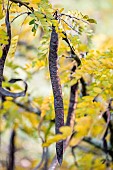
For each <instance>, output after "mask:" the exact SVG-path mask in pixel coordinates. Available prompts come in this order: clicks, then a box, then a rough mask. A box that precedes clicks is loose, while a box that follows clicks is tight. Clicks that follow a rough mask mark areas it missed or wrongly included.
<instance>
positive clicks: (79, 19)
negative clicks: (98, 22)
mask: <svg viewBox="0 0 113 170" xmlns="http://www.w3.org/2000/svg"><path fill="white" fill-rule="evenodd" d="M61 16H66V17H69V18H72V19H75V20H78V21H82V22H84V23H86V24H89V23H88V22H87V21H85V20H83V19H81V18H77V17H73V16H71V15H68V14H63V13H62V14H61Z"/></svg>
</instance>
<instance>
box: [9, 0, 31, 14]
mask: <svg viewBox="0 0 113 170" xmlns="http://www.w3.org/2000/svg"><path fill="white" fill-rule="evenodd" d="M10 1H11V2H13V3H16V4H19V6H25V7H26V8H27V9H29V10H30V11H32V12H34V9H33V8H32V7H29V6H28V4H29V3H26V2H22V1H20V0H10Z"/></svg>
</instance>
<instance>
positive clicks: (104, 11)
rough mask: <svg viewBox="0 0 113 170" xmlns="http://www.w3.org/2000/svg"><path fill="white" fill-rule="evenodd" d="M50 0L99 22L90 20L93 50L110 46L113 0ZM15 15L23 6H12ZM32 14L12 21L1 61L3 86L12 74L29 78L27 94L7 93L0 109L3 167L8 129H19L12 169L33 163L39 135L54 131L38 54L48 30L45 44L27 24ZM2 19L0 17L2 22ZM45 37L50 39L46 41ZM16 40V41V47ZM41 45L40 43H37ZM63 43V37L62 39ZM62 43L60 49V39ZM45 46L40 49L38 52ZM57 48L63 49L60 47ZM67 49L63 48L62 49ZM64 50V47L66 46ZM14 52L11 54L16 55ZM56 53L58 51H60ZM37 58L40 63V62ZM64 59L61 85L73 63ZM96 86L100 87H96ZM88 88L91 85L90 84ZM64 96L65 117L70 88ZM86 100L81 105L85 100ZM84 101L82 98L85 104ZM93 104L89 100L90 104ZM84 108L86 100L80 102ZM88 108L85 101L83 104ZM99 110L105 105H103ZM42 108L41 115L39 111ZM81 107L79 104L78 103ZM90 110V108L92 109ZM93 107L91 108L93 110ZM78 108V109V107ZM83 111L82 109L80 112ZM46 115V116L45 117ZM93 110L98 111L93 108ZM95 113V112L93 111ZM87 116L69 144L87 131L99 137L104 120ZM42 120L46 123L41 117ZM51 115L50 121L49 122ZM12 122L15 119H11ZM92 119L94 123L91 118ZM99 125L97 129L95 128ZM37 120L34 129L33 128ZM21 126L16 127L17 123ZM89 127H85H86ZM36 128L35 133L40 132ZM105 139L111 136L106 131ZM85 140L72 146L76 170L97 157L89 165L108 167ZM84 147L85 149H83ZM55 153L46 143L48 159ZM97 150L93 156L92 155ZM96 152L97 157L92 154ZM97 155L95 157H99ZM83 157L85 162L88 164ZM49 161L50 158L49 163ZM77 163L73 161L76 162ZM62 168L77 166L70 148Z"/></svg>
mask: <svg viewBox="0 0 113 170" xmlns="http://www.w3.org/2000/svg"><path fill="white" fill-rule="evenodd" d="M51 3H52V4H53V5H54V7H55V8H56V9H57V8H59V7H60V8H64V12H67V11H69V10H73V11H76V10H78V11H80V12H82V14H84V15H88V16H89V17H90V18H94V19H95V20H96V21H97V24H96V25H92V26H91V29H92V30H93V35H92V39H91V42H90V49H97V50H100V51H103V50H107V49H108V48H111V47H113V22H112V18H113V1H112V0H106V1H103V0H99V1H97V0H84V1H83V0H61V1H60V0H57V1H55V0H51ZM12 9H13V11H11V12H12V13H13V17H12V18H10V19H11V20H12V19H13V18H14V16H16V15H17V12H22V11H24V10H25V8H24V7H22V8H21V9H20V8H19V7H17V6H16V5H14V8H12ZM30 21H31V17H26V14H25V15H22V16H20V17H19V18H18V19H16V20H15V21H14V22H13V23H12V37H13V38H12V44H13V46H12V47H11V48H12V49H10V52H9V58H8V59H7V62H6V66H5V71H4V75H5V80H6V82H5V83H4V86H5V87H6V86H9V84H8V82H7V81H8V80H10V79H11V78H12V77H14V78H19V77H21V78H22V79H25V80H27V83H28V86H29V88H28V93H27V96H26V97H24V98H20V99H17V100H16V102H17V104H15V103H13V102H12V99H10V98H7V101H5V102H4V109H1V115H5V116H4V117H5V118H6V119H7V120H8V121H5V119H2V120H1V123H0V128H1V147H0V159H1V163H0V166H1V167H0V168H1V170H2V169H3V168H2V167H5V166H6V158H7V155H8V148H9V147H8V146H9V139H10V129H11V127H12V128H15V129H16V130H17V136H16V148H17V150H16V153H15V155H16V170H25V169H26V170H30V169H32V168H33V167H35V166H36V165H37V164H38V163H39V161H40V160H41V155H42V141H41V137H42V138H48V134H49V135H50V136H53V134H54V109H53V96H52V89H51V84H50V81H49V73H48V66H47V58H46V57H44V58H38V55H39V56H41V54H40V53H43V54H47V50H48V47H49V38H48V37H49V36H50V34H49V35H46V36H47V37H46V44H43V42H41V41H44V39H43V40H42V36H43V30H41V28H40V27H39V29H38V31H37V32H36V35H35V36H34V35H33V34H34V33H33V32H32V31H31V30H32V25H29V22H30ZM2 23H3V20H1V21H0V24H2ZM47 40H48V41H47ZM82 40H83V42H84V43H85V42H86V41H85V38H84V37H82ZM17 43H18V46H17ZM41 43H42V44H43V48H42V47H41V46H40V44H41ZM60 43H61V42H60ZM61 45H62V50H64V48H65V46H64V48H63V44H61ZM42 50H43V51H42ZM60 50H61V49H60ZM66 50H67V49H66ZM64 53H65V50H64ZM14 54H15V58H14ZM59 54H60V51H59ZM66 54H67V53H66ZM39 61H40V62H39ZM60 62H61V63H63V66H64V65H65V64H66V67H67V68H66V67H65V68H64V69H63V68H62V67H61V68H60V73H62V74H61V82H62V84H64V86H65V82H67V80H65V79H62V77H64V74H63V72H64V71H65V70H66V69H67V70H69V68H70V67H71V63H69V62H67V63H68V64H67V63H65V61H64V59H63V58H62V59H61V60H60ZM69 74H70V72H68V71H67V73H66V75H68V76H67V77H68V78H69ZM11 88H12V90H18V89H19V90H21V89H22V84H18V85H17V84H15V85H13V86H12V87H11ZM96 90H97V91H98V89H96ZM89 91H90V89H89ZM63 95H64V107H65V119H66V116H67V110H68V102H69V101H68V100H67V99H68V98H69V88H67V87H65V88H64V90H63ZM84 102H86V103H87V99H84ZM18 103H24V104H25V105H26V106H27V107H28V106H30V107H32V108H33V109H36V110H35V111H36V113H37V114H34V113H33V112H32V111H31V112H29V111H26V110H25V109H24V108H21V109H20V107H19V104H18ZM86 103H85V104H86ZM83 104H84V103H83ZM91 104H92V103H88V105H91ZM84 106H85V107H86V105H84ZM87 107H88V106H87ZM95 107H97V112H98V107H99V108H100V107H101V106H100V105H99V106H97V105H96V103H95V104H94V105H93V108H92V113H93V109H94V108H95ZM101 109H103V110H104V109H105V108H102V107H101ZM40 110H41V116H40ZM78 110H79V106H78ZM90 111H91V110H90ZM94 111H95V110H94ZM78 112H79V111H78ZM82 113H84V111H82ZM45 114H46V118H44V116H45ZM95 114H96V113H95ZM95 114H94V116H95ZM94 116H91V117H90V118H87V117H83V118H81V119H79V122H80V124H78V126H77V127H76V128H78V131H81V128H83V126H82V127H81V124H82V123H83V122H86V124H87V126H85V128H84V132H83V133H82V132H81V133H80V135H79V134H78V136H77V137H76V138H74V139H73V140H72V141H71V143H70V146H73V145H75V144H77V143H78V142H79V141H80V139H81V137H82V136H85V135H87V134H88V133H89V134H90V135H92V136H93V137H97V136H98V137H99V138H101V135H102V132H103V128H105V123H104V121H103V120H102V119H98V118H95V121H94ZM43 119H45V120H44V122H43ZM49 120H51V121H49ZM12 122H13V123H12ZM92 122H93V123H92ZM98 124H99V125H100V128H98ZM37 125H38V128H37ZM17 127H19V128H17ZM90 127H91V130H90V132H88V130H89V129H90ZM39 131H40V133H37V132H39ZM108 138H109V136H108ZM87 145H88V144H86V143H84V142H83V146H81V148H77V149H76V154H77V155H78V158H77V162H78V164H80V170H84V166H85V169H87V170H90V169H91V165H92V164H93V162H95V164H94V167H93V169H94V170H97V169H99V170H101V169H102V170H104V169H105V168H106V166H105V164H100V162H101V161H102V158H103V159H104V158H105V156H103V157H100V155H102V152H101V151H99V152H98V151H97V150H96V149H95V148H94V147H92V146H89V145H88V148H89V149H88V150H87V149H85V148H86V147H87ZM82 147H83V148H82ZM54 153H55V144H52V145H50V147H49V156H50V158H51V160H52V158H53V155H54ZM95 155H96V156H95ZM95 157H96V158H95ZM97 158H98V159H97ZM86 161H87V163H86ZM49 163H50V162H49ZM75 165H76V166H75ZM75 167H76V168H75ZM58 169H60V170H63V169H65V170H66V169H70V170H71V169H72V170H75V169H77V164H76V159H75V157H74V156H73V155H72V153H71V148H68V149H67V150H66V153H65V155H64V162H63V165H62V167H61V168H58Z"/></svg>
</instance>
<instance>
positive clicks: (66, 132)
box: [60, 126, 72, 137]
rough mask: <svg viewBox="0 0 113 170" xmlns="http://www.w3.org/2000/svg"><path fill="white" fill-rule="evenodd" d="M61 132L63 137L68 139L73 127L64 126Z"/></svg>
mask: <svg viewBox="0 0 113 170" xmlns="http://www.w3.org/2000/svg"><path fill="white" fill-rule="evenodd" d="M60 132H62V135H63V136H65V137H68V136H70V135H71V133H72V129H71V127H69V126H62V127H61V128H60Z"/></svg>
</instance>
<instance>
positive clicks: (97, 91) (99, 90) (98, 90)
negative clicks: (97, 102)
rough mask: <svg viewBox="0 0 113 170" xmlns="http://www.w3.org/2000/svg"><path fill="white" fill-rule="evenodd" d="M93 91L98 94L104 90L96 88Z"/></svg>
mask: <svg viewBox="0 0 113 170" xmlns="http://www.w3.org/2000/svg"><path fill="white" fill-rule="evenodd" d="M93 91H94V92H96V93H101V92H102V89H100V88H99V87H94V88H93Z"/></svg>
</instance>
